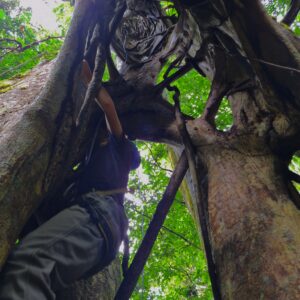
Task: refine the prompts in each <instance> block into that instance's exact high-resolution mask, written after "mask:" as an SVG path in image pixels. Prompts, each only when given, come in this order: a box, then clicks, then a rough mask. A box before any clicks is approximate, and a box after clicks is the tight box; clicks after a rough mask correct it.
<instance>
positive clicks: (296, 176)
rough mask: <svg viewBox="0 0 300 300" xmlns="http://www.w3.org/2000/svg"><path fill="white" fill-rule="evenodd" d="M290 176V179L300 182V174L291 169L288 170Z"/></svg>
mask: <svg viewBox="0 0 300 300" xmlns="http://www.w3.org/2000/svg"><path fill="white" fill-rule="evenodd" d="M288 177H289V179H290V180H292V181H295V182H297V183H300V175H298V174H296V173H294V172H292V171H290V170H289V171H288Z"/></svg>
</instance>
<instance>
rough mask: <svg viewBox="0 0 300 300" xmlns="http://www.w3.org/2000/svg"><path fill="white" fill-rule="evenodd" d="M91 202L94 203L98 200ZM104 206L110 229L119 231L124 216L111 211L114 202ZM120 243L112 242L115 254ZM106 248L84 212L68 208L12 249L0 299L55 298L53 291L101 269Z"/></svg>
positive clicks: (0, 282) (0, 285) (0, 284)
mask: <svg viewBox="0 0 300 300" xmlns="http://www.w3.org/2000/svg"><path fill="white" fill-rule="evenodd" d="M107 198H108V200H110V201H111V202H112V201H113V200H112V198H111V197H106V200H105V199H104V200H105V201H106V202H107ZM94 200H95V199H94ZM100 200H101V201H102V202H103V199H100ZM101 201H100V202H101ZM94 203H96V204H97V200H96V201H94ZM99 206H100V207H101V203H100V205H99ZM105 206H106V207H108V209H109V210H110V212H108V215H109V217H110V218H113V220H112V221H113V222H112V223H113V227H114V228H113V230H116V232H120V230H122V228H121V227H120V226H123V225H122V224H121V223H122V222H124V219H123V218H124V215H123V213H118V210H117V212H116V211H115V210H114V209H115V208H116V207H115V206H116V204H115V203H114V201H113V204H112V205H107V203H106V204H105ZM106 234H107V232H106ZM120 242H121V240H120V239H119V240H118V241H116V243H115V247H116V249H113V251H114V252H115V253H117V250H118V248H119V246H120ZM106 248H107V245H106V242H105V239H104V237H103V233H101V230H99V227H98V226H97V224H95V222H94V220H92V218H91V216H90V214H89V212H88V211H87V209H86V208H84V207H82V206H80V205H74V206H71V207H70V208H67V209H65V210H63V211H61V212H60V213H59V214H57V215H56V216H54V217H53V218H52V219H50V220H49V221H48V222H46V223H45V224H43V225H42V226H40V227H39V228H38V229H36V230H35V231H33V232H32V233H30V234H29V235H27V236H26V237H25V238H24V239H23V240H22V241H21V243H20V244H19V245H18V246H17V247H15V248H14V249H13V251H12V252H11V254H10V256H9V258H8V260H7V262H6V265H5V267H4V270H3V272H2V273H1V274H0V299H1V300H19V299H20V300H21V299H22V300H44V299H45V300H46V299H47V300H51V299H55V292H56V291H58V290H60V289H63V288H65V287H67V286H68V285H69V284H71V283H73V282H74V281H76V280H78V279H80V278H82V277H83V276H85V275H86V274H88V273H89V272H90V270H92V269H93V268H94V267H95V266H97V265H100V266H101V264H103V259H105V251H106ZM108 263H109V262H106V265H107V264H108Z"/></svg>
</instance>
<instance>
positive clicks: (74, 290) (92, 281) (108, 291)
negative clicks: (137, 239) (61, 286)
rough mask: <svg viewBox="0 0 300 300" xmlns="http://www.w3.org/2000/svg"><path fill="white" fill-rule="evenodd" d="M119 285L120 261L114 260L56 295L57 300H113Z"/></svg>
mask: <svg viewBox="0 0 300 300" xmlns="http://www.w3.org/2000/svg"><path fill="white" fill-rule="evenodd" d="M120 283H121V268H120V260H119V259H115V260H114V261H113V262H112V263H111V264H110V265H109V266H108V267H106V268H105V269H104V270H102V271H101V272H100V273H98V274H96V275H94V276H92V277H90V278H88V279H86V280H80V281H78V282H76V283H74V284H73V285H72V286H70V288H68V289H65V290H63V291H62V292H60V293H58V294H57V300H65V299H68V300H98V299H101V300H113V299H114V297H115V294H116V292H117V289H118V287H119V284H120Z"/></svg>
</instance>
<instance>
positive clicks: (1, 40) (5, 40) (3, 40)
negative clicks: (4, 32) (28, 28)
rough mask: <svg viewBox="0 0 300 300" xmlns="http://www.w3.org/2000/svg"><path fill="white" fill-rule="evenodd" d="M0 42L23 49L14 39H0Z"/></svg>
mask: <svg viewBox="0 0 300 300" xmlns="http://www.w3.org/2000/svg"><path fill="white" fill-rule="evenodd" d="M1 42H8V43H15V44H17V45H18V48H22V47H23V45H22V44H21V43H20V42H19V41H17V40H15V39H9V38H2V39H0V43H1Z"/></svg>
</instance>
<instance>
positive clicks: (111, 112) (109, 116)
mask: <svg viewBox="0 0 300 300" xmlns="http://www.w3.org/2000/svg"><path fill="white" fill-rule="evenodd" d="M82 75H83V76H82V77H83V80H84V82H85V83H86V84H89V82H90V81H91V79H92V72H91V70H90V67H89V65H88V62H87V61H86V60H83V62H82ZM97 104H98V105H99V106H100V107H101V109H102V110H103V112H104V114H105V118H106V122H107V125H108V127H109V130H110V132H111V133H112V134H113V135H114V136H115V137H116V138H121V137H122V136H123V129H122V125H121V122H120V120H119V117H118V114H117V111H116V108H115V105H114V102H113V100H112V98H111V97H110V95H109V93H108V92H107V91H106V89H105V88H104V87H102V89H101V90H100V91H99V93H98V96H97Z"/></svg>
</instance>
